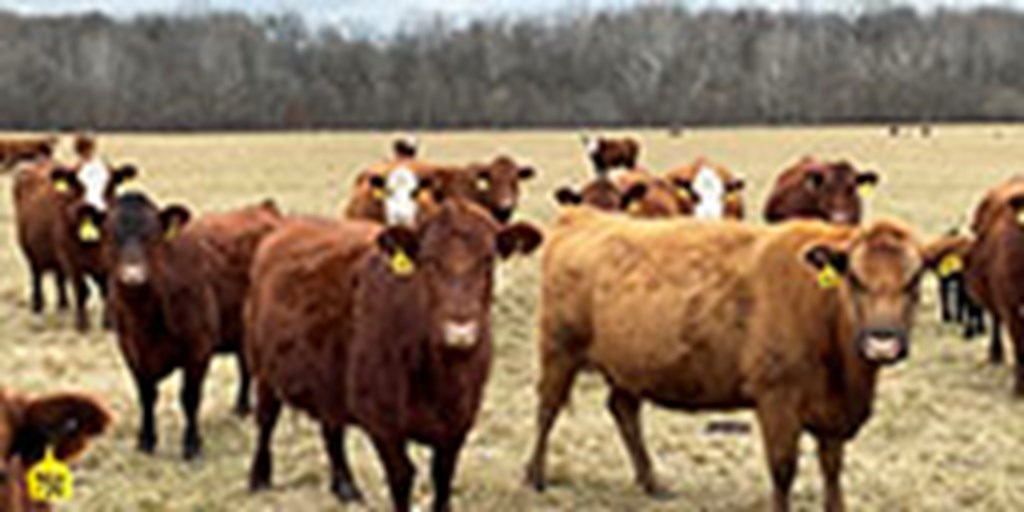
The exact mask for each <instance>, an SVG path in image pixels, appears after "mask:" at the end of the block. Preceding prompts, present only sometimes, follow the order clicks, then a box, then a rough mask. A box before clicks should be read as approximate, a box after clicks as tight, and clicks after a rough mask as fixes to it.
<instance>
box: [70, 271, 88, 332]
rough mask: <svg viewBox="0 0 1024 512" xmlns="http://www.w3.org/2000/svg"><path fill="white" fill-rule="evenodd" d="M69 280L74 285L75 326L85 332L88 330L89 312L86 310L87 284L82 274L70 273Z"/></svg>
mask: <svg viewBox="0 0 1024 512" xmlns="http://www.w3.org/2000/svg"><path fill="white" fill-rule="evenodd" d="M71 281H72V283H73V284H74V286H75V327H77V328H78V331H79V332H85V331H88V330H89V312H88V311H87V310H86V304H87V303H88V302H89V285H88V283H86V282H85V277H84V276H82V275H72V278H71Z"/></svg>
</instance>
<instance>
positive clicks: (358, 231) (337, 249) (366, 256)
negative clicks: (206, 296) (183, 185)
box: [246, 199, 539, 511]
mask: <svg viewBox="0 0 1024 512" xmlns="http://www.w3.org/2000/svg"><path fill="white" fill-rule="evenodd" d="M530 233H532V234H533V235H535V236H536V239H532V238H530V236H531V235H530ZM509 243H512V245H511V246H510V245H509ZM537 243H539V233H536V231H535V230H533V229H532V228H529V227H527V226H524V225H522V224H513V225H511V226H508V227H505V228H500V227H499V226H498V225H497V224H496V223H495V222H494V220H493V219H491V218H490V216H489V215H488V214H487V213H486V212H485V211H484V210H482V209H480V208H479V207H477V206H475V205H473V204H471V203H468V202H464V201H462V200H461V199H454V200H448V201H446V202H445V203H444V204H443V205H442V207H441V208H440V210H439V211H438V212H435V213H434V214H433V215H432V216H430V217H429V218H427V219H425V220H424V221H423V222H422V223H420V225H419V227H418V228H417V229H416V230H415V231H413V230H410V229H409V228H405V227H394V228H384V227H383V226H381V225H379V224H375V223H367V222H362V221H343V222H340V223H330V222H323V221H319V222H318V221H310V220H293V221H289V222H287V223H286V224H285V225H284V226H283V227H282V228H280V229H279V230H278V231H277V232H275V233H273V234H271V235H270V236H269V237H267V239H266V240H265V241H264V242H263V244H262V245H261V246H260V249H259V251H258V253H257V255H256V261H255V263H254V265H253V269H252V282H253V287H252V292H251V294H250V299H249V302H248V305H247V308H246V322H247V327H248V330H249V332H250V333H252V337H251V338H250V339H249V340H247V345H246V348H247V354H248V360H249V363H250V366H251V369H252V372H253V376H254V377H255V378H256V387H257V409H256V418H257V422H258V424H259V429H260V430H259V442H258V446H257V450H256V455H255V458H254V461H253V465H252V472H251V475H250V487H251V488H252V489H254V490H256V489H262V488H265V487H267V486H269V485H270V480H271V452H270V440H271V436H272V433H273V429H274V425H275V423H276V421H277V417H278V415H279V412H280V408H281V403H282V402H285V403H288V404H290V405H292V406H294V407H297V408H299V409H302V410H303V411H305V412H307V413H309V414H310V415H311V416H313V417H314V418H316V419H317V420H318V421H319V422H320V423H321V426H322V432H323V437H324V441H325V446H326V448H327V451H328V454H329V455H330V459H331V468H332V476H331V490H332V491H333V492H334V493H335V494H337V495H338V496H339V497H340V498H341V499H343V500H357V499H360V497H361V494H360V492H359V490H358V488H357V487H356V485H355V483H354V482H353V481H352V477H351V473H350V471H349V467H348V463H347V460H346V455H345V447H344V435H345V428H346V426H347V425H349V424H354V425H358V426H359V427H361V428H362V429H363V430H365V431H366V433H367V434H368V435H369V436H370V439H371V440H372V441H373V443H374V446H375V448H376V449H377V452H378V455H379V456H380V458H381V459H382V461H383V464H384V467H385V470H386V473H387V478H388V483H389V487H390V489H391V496H392V500H393V505H394V508H395V509H396V510H400V511H405V510H408V509H409V505H410V502H409V500H410V492H411V486H412V479H413V475H412V473H413V468H412V465H411V462H410V460H409V459H408V456H407V454H406V445H407V443H408V442H409V441H415V442H420V443H424V444H427V445H429V446H431V447H432V448H433V449H434V462H433V464H434V470H433V472H432V475H433V480H434V489H435V510H447V507H448V499H449V491H450V482H451V478H452V475H453V474H454V471H455V465H456V462H457V457H458V454H459V451H460V449H461V447H462V444H463V442H464V441H465V438H466V435H467V433H468V432H469V430H470V428H471V427H472V425H473V423H474V419H475V417H476V413H477V410H478V409H479V406H480V402H481V400H482V394H483V386H484V383H485V381H486V379H487V374H488V371H489V368H490V359H491V338H490V301H491V289H492V286H493V282H492V279H493V278H492V272H493V265H494V259H495V256H496V255H498V254H499V253H500V254H501V255H504V256H507V255H508V254H510V253H512V252H515V251H517V250H518V251H521V252H529V251H530V250H532V249H533V247H535V246H536V244H537ZM520 244H521V245H520ZM398 247H401V248H402V250H403V251H405V252H406V254H408V255H409V257H410V258H412V259H413V260H414V261H415V262H416V263H415V265H416V268H415V271H414V272H413V273H412V274H411V275H409V276H397V275H395V274H394V273H393V272H392V270H391V269H390V267H389V264H388V258H389V256H388V255H389V254H390V253H392V252H394V251H395V250H396V248H398ZM452 322H458V323H460V325H461V323H462V322H473V325H475V326H476V329H475V330H474V333H475V334H474V336H475V337H474V338H473V340H474V342H473V343H471V344H470V345H468V346H465V345H463V346H452V345H451V342H450V341H449V338H448V337H447V336H448V334H446V332H447V331H446V329H447V327H446V326H448V325H450V324H451V323H452Z"/></svg>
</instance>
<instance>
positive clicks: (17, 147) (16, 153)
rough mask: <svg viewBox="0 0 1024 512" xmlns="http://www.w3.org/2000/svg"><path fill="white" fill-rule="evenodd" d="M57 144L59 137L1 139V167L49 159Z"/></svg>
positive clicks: (7, 167)
mask: <svg viewBox="0 0 1024 512" xmlns="http://www.w3.org/2000/svg"><path fill="white" fill-rule="evenodd" d="M56 146H57V137H42V138H33V139H8V140H0V169H10V168H12V167H14V166H15V165H16V164H18V163H20V162H25V161H29V160H48V159H50V158H52V157H53V150H54V148H55V147H56Z"/></svg>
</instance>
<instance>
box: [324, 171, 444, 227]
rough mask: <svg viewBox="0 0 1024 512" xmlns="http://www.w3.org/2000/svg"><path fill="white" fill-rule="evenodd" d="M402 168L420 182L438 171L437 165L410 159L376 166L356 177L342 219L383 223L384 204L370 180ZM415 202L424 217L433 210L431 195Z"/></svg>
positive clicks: (418, 198)
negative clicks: (407, 170) (410, 172)
mask: <svg viewBox="0 0 1024 512" xmlns="http://www.w3.org/2000/svg"><path fill="white" fill-rule="evenodd" d="M402 166H404V167H408V168H409V170H411V171H413V172H414V173H416V175H417V177H418V178H419V179H421V180H422V179H424V178H430V177H432V176H433V175H434V174H435V173H436V172H437V171H438V169H440V166H438V165H434V164H430V163H426V162H422V161H420V160H415V159H410V158H398V159H394V160H389V161H387V162H382V163H379V164H376V165H374V166H372V167H370V168H369V169H366V170H364V171H362V172H360V173H359V175H358V176H356V181H355V185H354V187H353V188H352V192H351V194H350V197H349V200H348V203H347V205H346V206H345V211H344V214H343V217H344V218H347V219H363V220H371V221H374V222H380V223H383V222H384V220H385V215H384V202H383V201H381V200H380V199H377V198H376V197H375V194H374V187H373V186H372V185H371V179H372V178H374V177H377V178H383V177H385V176H387V174H388V173H389V172H391V171H393V170H395V169H397V168H399V167H402ZM417 202H418V203H419V205H420V212H421V215H425V214H427V213H428V212H430V211H432V210H433V209H434V208H435V202H434V198H433V196H432V195H431V194H426V193H425V194H420V195H419V196H417Z"/></svg>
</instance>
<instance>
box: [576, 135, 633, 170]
mask: <svg viewBox="0 0 1024 512" xmlns="http://www.w3.org/2000/svg"><path fill="white" fill-rule="evenodd" d="M581 138H582V141H583V147H584V148H586V150H587V156H588V157H590V161H591V163H593V164H594V170H595V171H597V173H598V174H605V173H607V172H609V171H611V170H612V169H617V168H621V169H627V170H631V169H635V168H636V166H637V163H638V162H639V159H640V143H639V142H637V140H636V139H634V138H632V137H623V138H620V139H613V138H608V137H590V136H587V135H583V136H582V137H581Z"/></svg>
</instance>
